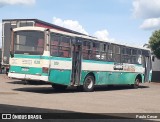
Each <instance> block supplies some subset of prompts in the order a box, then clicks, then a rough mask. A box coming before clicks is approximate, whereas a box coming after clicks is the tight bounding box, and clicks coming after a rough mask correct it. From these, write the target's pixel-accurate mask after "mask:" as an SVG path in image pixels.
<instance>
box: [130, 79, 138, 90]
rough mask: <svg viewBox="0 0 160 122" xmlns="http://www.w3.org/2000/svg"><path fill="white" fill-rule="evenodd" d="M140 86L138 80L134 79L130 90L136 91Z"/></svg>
mask: <svg viewBox="0 0 160 122" xmlns="http://www.w3.org/2000/svg"><path fill="white" fill-rule="evenodd" d="M139 84H140V79H139V78H136V80H135V82H134V84H132V88H134V89H137V88H138V87H139Z"/></svg>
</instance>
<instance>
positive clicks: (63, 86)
mask: <svg viewBox="0 0 160 122" xmlns="http://www.w3.org/2000/svg"><path fill="white" fill-rule="evenodd" d="M52 87H53V89H55V90H56V91H63V90H65V89H66V88H67V86H65V85H59V84H52Z"/></svg>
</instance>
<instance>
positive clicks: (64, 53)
mask: <svg viewBox="0 0 160 122" xmlns="http://www.w3.org/2000/svg"><path fill="white" fill-rule="evenodd" d="M70 41H71V39H70V38H69V37H66V36H61V41H60V45H59V56H60V57H66V58H67V57H70V56H71V51H70V50H71V48H70Z"/></svg>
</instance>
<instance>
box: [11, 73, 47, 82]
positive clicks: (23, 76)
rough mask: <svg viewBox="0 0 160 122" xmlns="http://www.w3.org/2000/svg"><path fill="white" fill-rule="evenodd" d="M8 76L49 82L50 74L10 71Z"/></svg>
mask: <svg viewBox="0 0 160 122" xmlns="http://www.w3.org/2000/svg"><path fill="white" fill-rule="evenodd" d="M8 77H10V78H13V79H20V80H36V81H46V82H48V76H40V75H30V74H19V73H11V72H9V73H8Z"/></svg>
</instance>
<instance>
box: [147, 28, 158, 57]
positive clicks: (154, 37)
mask: <svg viewBox="0 0 160 122" xmlns="http://www.w3.org/2000/svg"><path fill="white" fill-rule="evenodd" d="M149 47H150V48H151V50H152V52H153V54H154V55H155V56H156V57H157V58H158V59H160V30H156V31H155V32H153V34H152V36H151V37H150V39H149Z"/></svg>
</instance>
